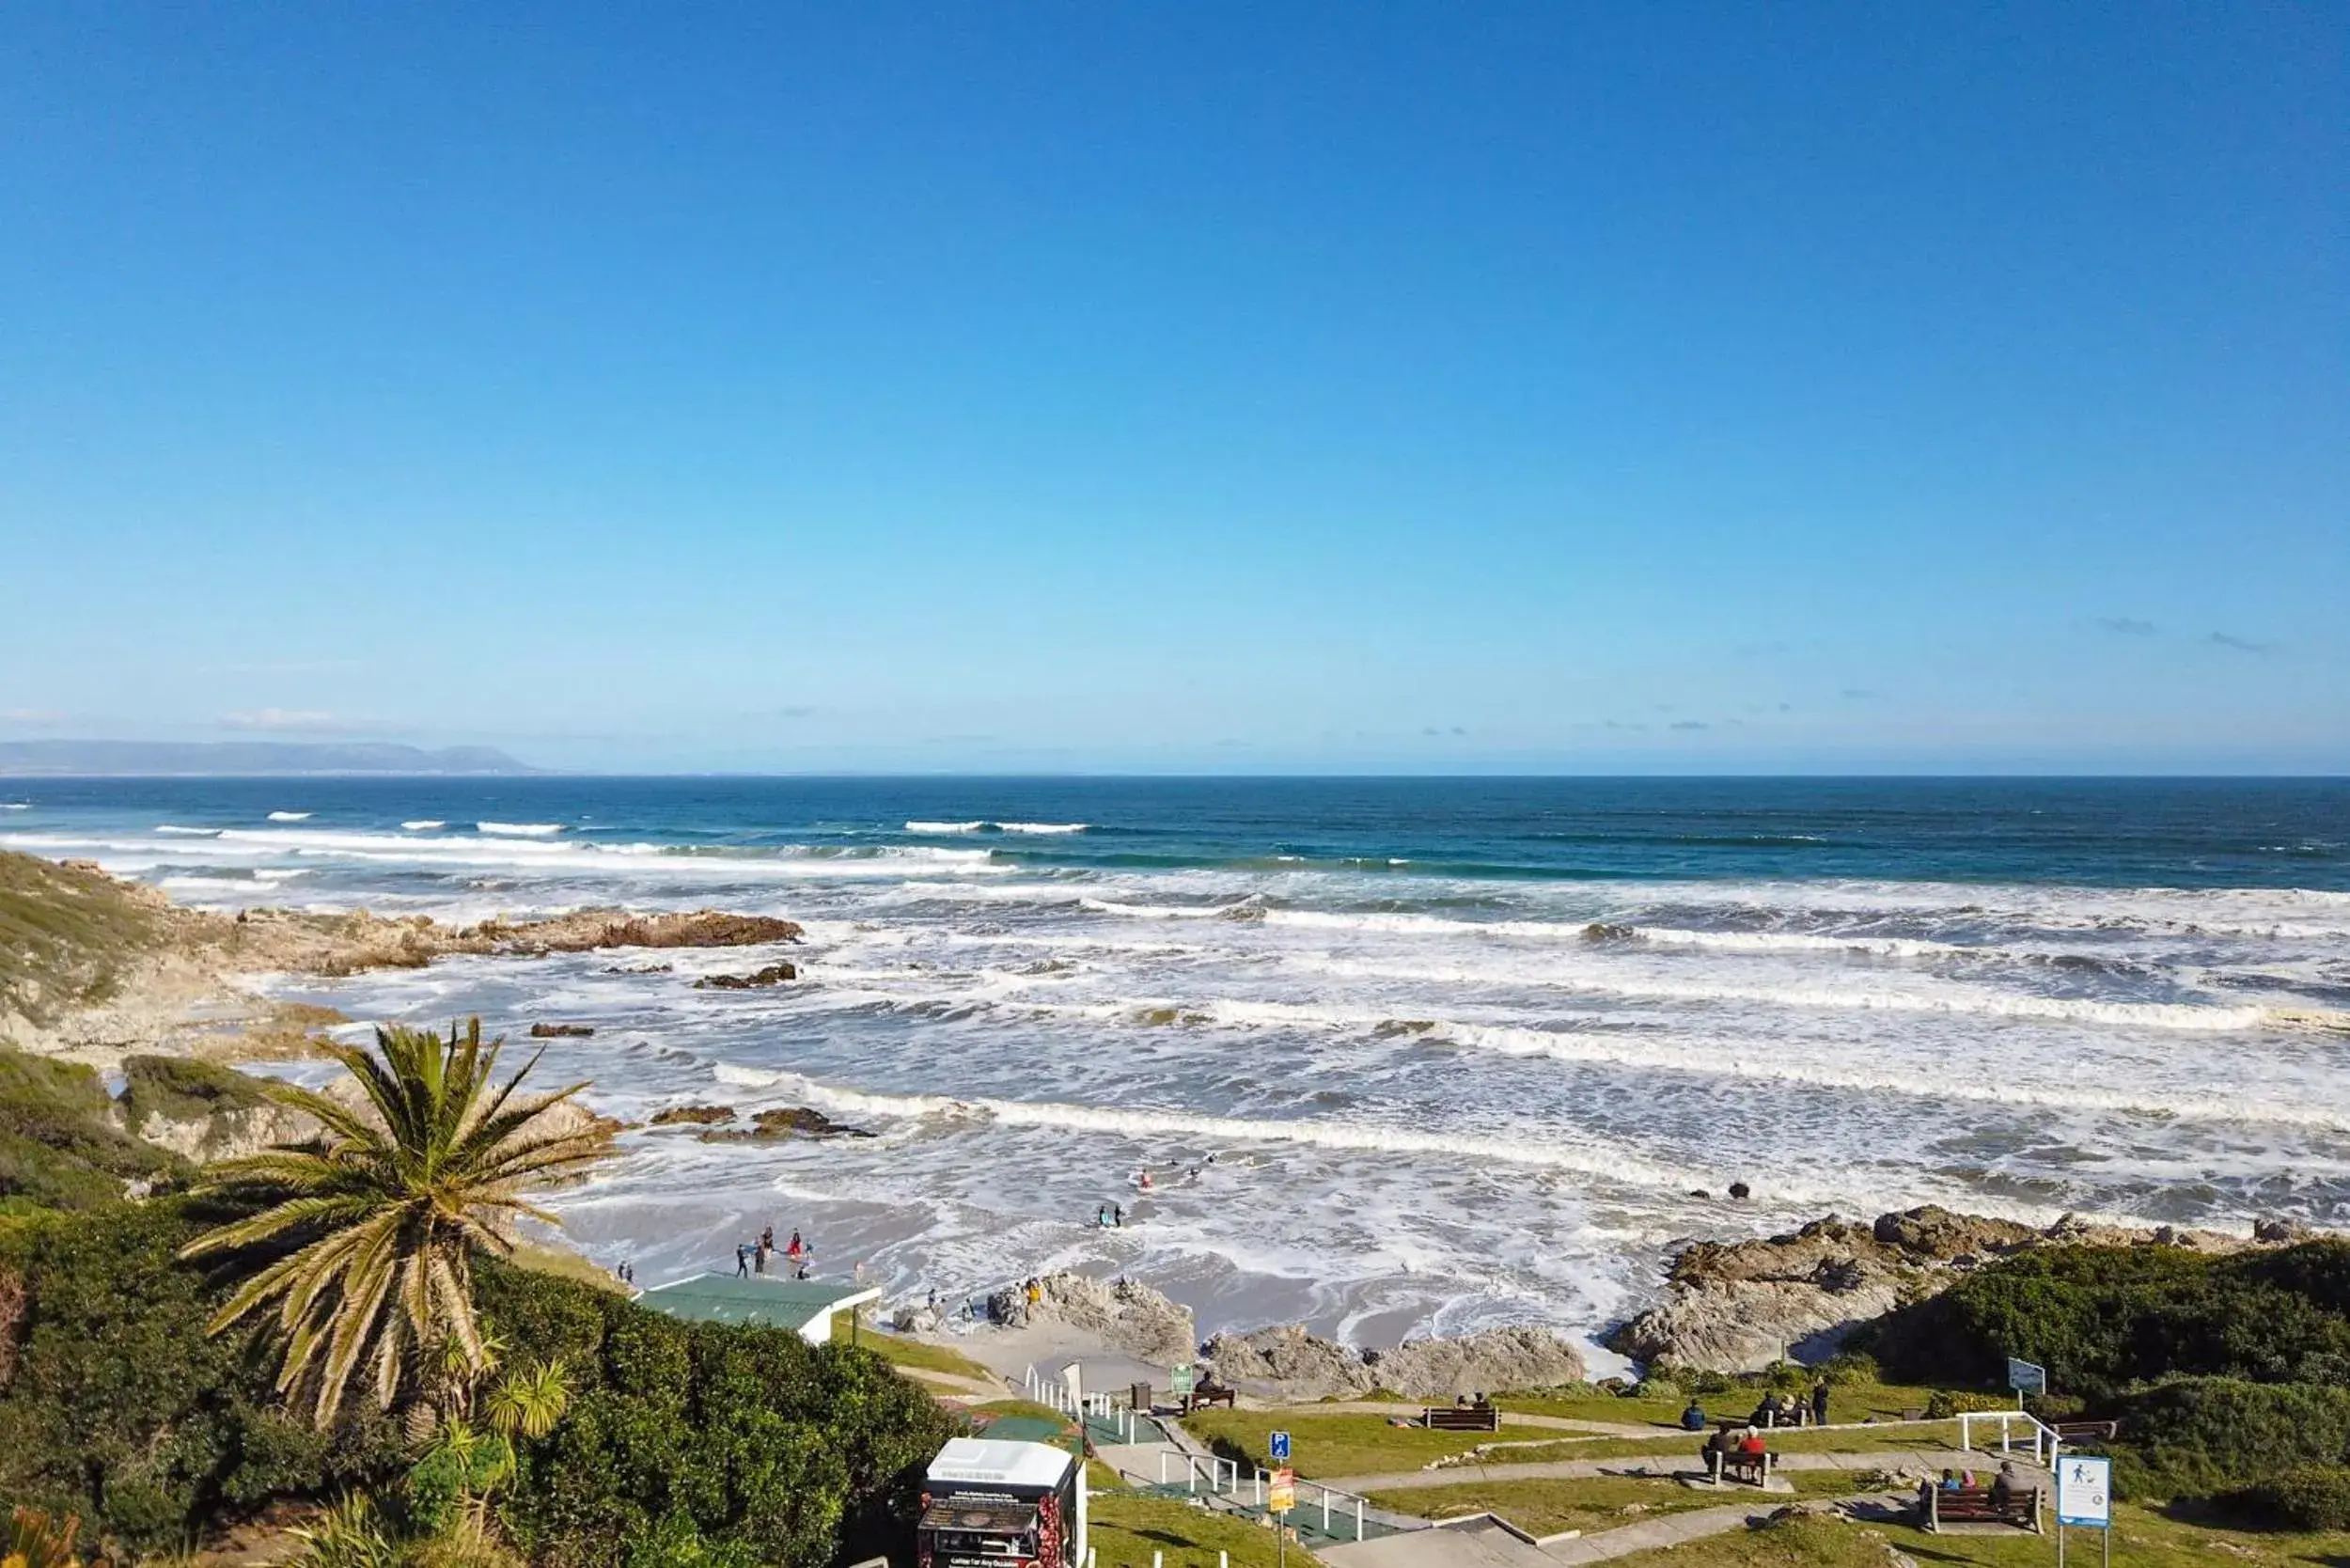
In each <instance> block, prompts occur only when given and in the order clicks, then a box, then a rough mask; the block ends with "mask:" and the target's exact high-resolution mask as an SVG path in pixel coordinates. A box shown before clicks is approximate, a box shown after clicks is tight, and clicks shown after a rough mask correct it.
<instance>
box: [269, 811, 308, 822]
mask: <svg viewBox="0 0 2350 1568" xmlns="http://www.w3.org/2000/svg"><path fill="white" fill-rule="evenodd" d="M269 820H270V821H272V822H274V823H306V822H308V821H309V820H310V813H309V812H307V811H272V812H271V813H270V814H269Z"/></svg>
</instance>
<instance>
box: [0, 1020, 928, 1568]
mask: <svg viewBox="0 0 2350 1568" xmlns="http://www.w3.org/2000/svg"><path fill="white" fill-rule="evenodd" d="M496 1057H497V1051H496V1046H495V1043H485V1042H483V1041H482V1040H481V1038H480V1035H479V1032H478V1027H468V1028H466V1029H464V1030H463V1031H462V1032H456V1033H453V1034H452V1035H451V1036H450V1037H448V1038H446V1039H439V1038H435V1037H433V1036H431V1035H428V1034H418V1033H411V1032H410V1031H405V1030H387V1031H385V1032H384V1035H383V1037H382V1038H381V1040H380V1043H379V1050H378V1052H377V1053H372V1054H371V1053H368V1052H364V1051H351V1052H349V1053H348V1054H347V1056H346V1058H345V1061H344V1065H345V1066H346V1067H347V1068H349V1069H351V1071H352V1074H353V1076H354V1079H355V1080H356V1081H357V1082H358V1084H359V1085H360V1086H361V1090H360V1092H359V1093H358V1094H357V1095H355V1096H354V1097H353V1098H352V1100H350V1101H348V1102H346V1101H344V1100H340V1099H337V1098H336V1097H335V1096H332V1095H305V1094H304V1093H303V1092H302V1091H298V1090H288V1089H286V1088H284V1087H283V1086H276V1085H266V1086H257V1085H252V1084H245V1085H238V1084H232V1083H227V1082H224V1081H222V1080H220V1079H218V1078H217V1077H215V1076H214V1075H213V1074H214V1073H215V1072H216V1071H218V1070H211V1069H207V1070H203V1071H200V1072H196V1073H193V1074H188V1073H180V1072H178V1071H176V1070H164V1071H156V1070H153V1069H142V1070H141V1072H140V1073H139V1074H136V1076H135V1079H134V1081H133V1082H132V1083H131V1084H128V1085H126V1090H125V1095H124V1099H123V1100H122V1101H118V1100H116V1099H114V1098H111V1097H109V1096H108V1095H107V1094H106V1092H105V1089H104V1086H103V1084H102V1082H100V1080H99V1079H98V1077H97V1075H96V1074H94V1073H92V1072H91V1071H90V1070H88V1069H86V1068H80V1067H73V1066H69V1065H66V1064H61V1063H56V1062H54V1061H47V1060H42V1059H39V1058H30V1057H25V1056H23V1055H22V1054H20V1053H15V1052H5V1051H0V1096H5V1103H0V1110H5V1113H6V1115H5V1127H6V1129H7V1131H8V1137H10V1138H12V1139H13V1140H15V1141H14V1142H11V1143H9V1144H8V1145H7V1146H6V1147H7V1149H8V1152H10V1153H11V1154H21V1155H23V1156H24V1157H23V1158H21V1159H16V1160H14V1161H13V1163H11V1164H9V1165H8V1167H7V1169H8V1171H9V1172H11V1173H12V1175H13V1177H14V1178H15V1179H14V1181H13V1184H12V1185H11V1186H10V1187H9V1188H8V1191H9V1192H10V1193H11V1194H12V1195H13V1196H12V1199H11V1200H10V1202H9V1203H8V1207H7V1209H6V1211H5V1213H0V1497H6V1498H8V1499H9V1500H10V1501H12V1502H22V1503H24V1504H28V1505H31V1506H34V1507H37V1508H39V1509H41V1510H44V1511H45V1512H46V1513H48V1515H49V1516H50V1517H52V1518H54V1519H58V1520H62V1519H65V1518H68V1517H77V1518H79V1519H80V1520H82V1521H83V1522H84V1526H83V1528H84V1532H85V1533H84V1540H85V1542H86V1544H91V1545H93V1546H97V1547H101V1548H102V1549H104V1550H107V1551H110V1552H112V1553H115V1554H117V1556H118V1559H120V1560H145V1559H147V1558H149V1557H152V1556H155V1555H157V1554H168V1553H173V1552H177V1551H179V1550H180V1549H182V1548H183V1547H184V1546H185V1544H188V1543H190V1542H193V1541H196V1540H198V1539H201V1538H202V1537H203V1536H204V1535H205V1534H206V1533H207V1532H208V1531H211V1530H213V1529H217V1528H218V1527H220V1526H222V1525H224V1524H226V1523H228V1522H232V1521H235V1520H238V1519H243V1518H250V1517H253V1516H255V1515H257V1514H258V1513H260V1512H262V1511H263V1510H264V1509H266V1508H269V1507H270V1506H272V1505H283V1504H285V1503H287V1502H288V1501H295V1502H301V1501H304V1500H307V1501H308V1502H310V1503H313V1504H316V1505H320V1506H324V1505H329V1504H331V1505H333V1506H331V1507H327V1508H326V1511H325V1512H324V1513H321V1515H320V1516H319V1517H318V1518H316V1519H315V1520H314V1521H313V1522H311V1523H308V1524H306V1525H304V1526H303V1527H302V1529H304V1531H305V1532H306V1541H307V1544H306V1550H307V1552H308V1554H309V1555H308V1557H307V1559H306V1560H308V1561H310V1562H312V1563H314V1564H321V1565H333V1564H339V1563H367V1564H371V1565H375V1564H384V1565H388V1564H395V1563H399V1564H409V1565H411V1568H431V1565H439V1568H466V1565H470V1568H495V1565H497V1564H501V1563H513V1562H519V1561H523V1560H527V1561H530V1562H533V1563H538V1564H545V1565H552V1568H653V1565H655V1564H658V1565H664V1568H666V1565H670V1564H684V1563H697V1562H699V1563H707V1564H725V1565H728V1568H753V1565H759V1568H821V1565H822V1564H824V1563H826V1562H829V1561H832V1560H835V1559H836V1558H838V1557H840V1556H841V1555H842V1554H844V1553H848V1554H853V1555H856V1556H863V1555H869V1554H870V1552H871V1551H874V1550H878V1549H901V1548H902V1546H903V1544H904V1539H903V1538H904V1534H905V1531H906V1529H908V1524H909V1521H910V1519H911V1517H912V1513H913V1504H914V1500H915V1497H916V1494H917V1492H918V1488H919V1478H920V1475H921V1471H922V1467H923V1466H924V1464H925V1463H926V1462H927V1461H928V1459H929V1458H930V1456H931V1455H932V1453H934V1452H935V1451H936V1450H937V1448H938V1446H939V1444H940V1443H942V1442H943V1441H944V1440H945V1439H946V1437H947V1436H948V1435H951V1433H952V1430H953V1428H954V1421H953V1419H952V1418H950V1417H949V1416H948V1414H947V1413H946V1412H944V1411H943V1410H942V1409H941V1408H940V1407H939V1406H938V1404H937V1403H935V1402H934V1401H933V1400H932V1398H931V1397H930V1396H929V1395H928V1394H926V1393H924V1392H923V1391H922V1390H921V1389H920V1388H917V1387H916V1386H915V1385H913V1384H911V1383H909V1382H907V1381H905V1380H904V1379H903V1378H901V1376H900V1375H899V1374H898V1373H897V1372H896V1371H895V1370H894V1369H893V1368H892V1367H891V1366H890V1365H889V1363H888V1362H887V1361H886V1360H885V1358H884V1357H882V1356H879V1355H876V1354H874V1353H872V1352H870V1351H868V1350H864V1349H859V1348H854V1347H850V1346H845V1345H833V1346H825V1347H822V1348H818V1347H813V1346H810V1345H808V1344H807V1342H806V1341H803V1340H801V1339H800V1337H799V1336H798V1335H797V1334H795V1333H792V1332H790V1331H788V1330H783V1329H771V1328H765V1327H759V1326H736V1325H715V1324H691V1323H685V1322H681V1321H679V1320H676V1319H672V1318H668V1317H666V1316H663V1315H661V1314H658V1313H655V1312H651V1311H650V1310H647V1309H641V1308H638V1307H635V1306H634V1305H633V1304H631V1303H630V1302H628V1301H627V1300H625V1299H624V1298H622V1297H621V1296H619V1295H618V1294H614V1293H613V1292H612V1291H610V1290H609V1289H607V1288H605V1287H604V1285H603V1283H602V1282H600V1281H599V1282H590V1281H586V1280H582V1279H575V1278H560V1277H557V1276H556V1275H553V1274H549V1273H543V1272H539V1271H536V1270H533V1269H530V1268H526V1267H523V1266H518V1264H517V1263H516V1262H509V1261H508V1259H507V1258H506V1257H505V1256H504V1254H506V1253H507V1252H509V1250H514V1249H512V1248H510V1247H509V1246H507V1245H504V1244H506V1243H509V1242H510V1241H511V1227H512V1222H513V1220H514V1219H516V1218H517V1217H519V1216H521V1215H525V1214H528V1213H531V1212H532V1205H531V1200H530V1196H529V1195H530V1192H531V1190H532V1189H533V1188H534V1187H536V1186H538V1185H540V1184H544V1183H547V1182H550V1181H561V1180H565V1179H569V1178H571V1177H572V1176H574V1175H576V1173H577V1172H578V1171H580V1170H582V1169H584V1168H588V1167H590V1166H591V1165H592V1163H593V1161H594V1160H595V1159H596V1158H598V1157H601V1154H602V1152H603V1146H604V1144H605V1143H606V1142H607V1141H608V1138H609V1136H610V1134H609V1127H608V1124H604V1123H600V1122H597V1121H594V1119H592V1118H589V1117H587V1116H586V1115H585V1113H581V1112H578V1111H577V1110H576V1109H575V1108H574V1107H572V1106H571V1105H569V1101H568V1096H569V1094H570V1093H571V1092H572V1090H562V1091H558V1092H556V1093H555V1094H537V1095H532V1094H525V1093H523V1092H521V1091H520V1090H519V1089H518V1088H517V1085H518V1083H519V1081H520V1080H521V1078H522V1076H523V1074H514V1076H513V1077H510V1078H508V1079H505V1080H503V1081H501V1080H499V1079H498V1078H497V1077H496V1075H495V1063H496ZM253 1093H259V1094H262V1095H265V1096H266V1097H267V1098H268V1099H270V1100H271V1101H272V1102H273V1103H281V1104H288V1105H298V1106H299V1108H300V1109H302V1110H303V1111H304V1112H305V1114H306V1115H308V1116H309V1117H311V1118H312V1119H314V1120H315V1121H316V1122H317V1123H318V1125H319V1127H320V1128H321V1132H320V1133H319V1135H318V1136H317V1137H315V1138H314V1139H312V1140H311V1141H310V1142H308V1143H307V1144H305V1146H303V1147H300V1148H296V1149H291V1150H285V1151H278V1152H271V1153H265V1154H258V1155H252V1156H247V1157H243V1158H241V1159H237V1160H231V1161H227V1162H223V1163H221V1164H218V1165H215V1166H213V1167H211V1168H207V1169H206V1170H205V1171H204V1172H203V1173H202V1174H201V1175H200V1176H196V1175H195V1174H194V1173H193V1172H192V1169H191V1168H190V1167H189V1166H188V1164H187V1163H186V1162H185V1161H182V1160H180V1159H178V1158H177V1157H176V1156H173V1155H170V1154H168V1153H166V1152H163V1151H160V1150H154V1149H152V1148H150V1147H149V1146H148V1145H146V1144H144V1143H143V1142H142V1141H141V1140H139V1139H137V1138H135V1137H131V1136H130V1135H128V1134H126V1133H124V1132H122V1131H121V1130H120V1127H119V1125H118V1122H119V1121H121V1120H122V1119H123V1118H124V1116H125V1112H126V1102H128V1100H129V1099H130V1097H131V1096H132V1095H133V1094H136V1095H137V1096H138V1097H139V1103H140V1105H141V1108H142V1109H143V1110H149V1111H153V1110H157V1109H162V1110H164V1111H166V1112H169V1113H173V1114H178V1113H186V1112H191V1111H193V1110H194V1109H195V1108H196V1107H197V1106H199V1105H210V1106H212V1107H214V1108H216V1109H219V1110H221V1111H222V1112H223V1113H224V1114H233V1113H237V1112H242V1111H243V1110H246V1109H249V1108H250V1106H249V1105H248V1096H249V1095H251V1094H253ZM566 1113H569V1114H568V1115H567V1114H566ZM26 1151H30V1152H26ZM126 1178H131V1179H134V1180H136V1181H137V1182H139V1183H141V1184H142V1185H141V1186H138V1187H133V1186H130V1185H128V1184H127V1183H126ZM142 1190H144V1191H147V1192H148V1193H149V1196H147V1197H144V1198H133V1197H130V1196H128V1194H129V1193H131V1192H135V1191H142ZM529 1250H530V1249H529V1248H527V1247H525V1248H523V1249H521V1251H522V1254H523V1255H524V1256H525V1257H526V1256H527V1255H528V1252H529ZM518 1347H527V1351H526V1354H525V1353H524V1352H523V1351H522V1350H521V1349H519V1348H518ZM387 1369H388V1376H387ZM354 1373H355V1374H357V1375H359V1376H364V1377H365V1378H367V1379H368V1387H369V1388H370V1391H371V1392H372V1393H373V1394H374V1395H375V1396H376V1397H374V1398H369V1399H341V1400H338V1399H337V1398H336V1397H335V1394H334V1385H333V1379H335V1378H336V1377H337V1376H343V1377H351V1376H352V1374H354ZM387 1389H388V1390H389V1394H390V1397H389V1399H388V1400H387V1399H386V1397H385V1394H386V1390H387ZM290 1394H291V1395H294V1396H296V1397H294V1398H291V1399H290V1398H289V1397H288V1396H289V1395H290ZM387 1404H388V1408H387ZM419 1413H428V1414H427V1415H426V1419H421V1420H419V1419H415V1418H416V1417H417V1416H418V1415H419Z"/></svg>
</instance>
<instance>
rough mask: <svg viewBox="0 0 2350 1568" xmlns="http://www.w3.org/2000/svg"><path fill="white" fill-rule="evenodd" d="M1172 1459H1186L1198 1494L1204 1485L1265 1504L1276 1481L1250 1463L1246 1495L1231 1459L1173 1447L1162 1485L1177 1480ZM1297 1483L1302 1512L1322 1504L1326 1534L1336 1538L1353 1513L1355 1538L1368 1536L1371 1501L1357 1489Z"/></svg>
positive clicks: (1164, 1458)
mask: <svg viewBox="0 0 2350 1568" xmlns="http://www.w3.org/2000/svg"><path fill="white" fill-rule="evenodd" d="M1170 1460H1181V1461H1182V1462H1183V1490H1184V1491H1186V1492H1190V1493H1195V1494H1197V1493H1198V1492H1199V1491H1201V1490H1203V1489H1204V1490H1206V1491H1208V1492H1210V1493H1212V1494H1214V1496H1216V1497H1229V1498H1230V1499H1231V1500H1232V1501H1234V1502H1246V1503H1247V1504H1248V1506H1250V1507H1252V1508H1259V1509H1261V1508H1263V1507H1264V1505H1265V1494H1266V1492H1267V1491H1268V1489H1270V1488H1271V1486H1272V1484H1273V1472H1272V1471H1270V1470H1263V1469H1259V1468H1258V1467H1257V1466H1253V1465H1252V1466H1249V1477H1248V1491H1247V1495H1246V1497H1243V1495H1242V1492H1241V1484H1240V1466H1238V1465H1236V1464H1234V1463H1233V1462H1232V1461H1231V1460H1229V1459H1218V1458H1217V1457H1215V1456H1214V1454H1205V1453H1178V1452H1175V1451H1173V1450H1161V1451H1160V1454H1159V1484H1160V1485H1161V1486H1170V1485H1172V1484H1174V1483H1173V1482H1170V1481H1169V1480H1168V1479H1167V1463H1168V1461H1170ZM1203 1483H1204V1488H1203ZM1295 1484H1296V1490H1297V1508H1298V1511H1299V1512H1301V1513H1302V1512H1304V1511H1305V1510H1307V1509H1310V1508H1318V1509H1319V1510H1320V1511H1321V1513H1322V1533H1323V1534H1324V1535H1325V1536H1328V1537H1329V1538H1331V1539H1332V1540H1336V1539H1337V1538H1338V1536H1337V1531H1338V1530H1339V1529H1343V1528H1344V1526H1345V1522H1346V1520H1347V1519H1348V1518H1350V1517H1351V1518H1352V1519H1353V1520H1354V1521H1355V1540H1357V1541H1360V1540H1362V1539H1363V1538H1364V1529H1363V1525H1364V1516H1365V1513H1366V1511H1367V1510H1368V1509H1369V1507H1370V1505H1369V1503H1367V1502H1366V1501H1365V1500H1364V1499H1363V1498H1362V1497H1358V1496H1356V1495H1355V1493H1353V1492H1341V1491H1340V1490H1339V1489H1338V1488H1337V1487H1335V1486H1324V1485H1323V1484H1322V1482H1318V1481H1306V1480H1303V1479H1300V1480H1298V1481H1297V1482H1296V1483H1295Z"/></svg>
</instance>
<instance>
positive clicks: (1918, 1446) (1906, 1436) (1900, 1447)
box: [1358, 1421, 1998, 1473]
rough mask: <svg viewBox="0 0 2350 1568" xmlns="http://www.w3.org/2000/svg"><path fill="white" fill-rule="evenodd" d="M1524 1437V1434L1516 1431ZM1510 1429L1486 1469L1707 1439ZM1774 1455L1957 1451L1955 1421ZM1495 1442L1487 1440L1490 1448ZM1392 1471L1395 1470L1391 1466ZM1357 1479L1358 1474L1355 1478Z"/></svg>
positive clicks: (1799, 1436) (1807, 1441) (1679, 1450)
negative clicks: (1535, 1439)
mask: <svg viewBox="0 0 2350 1568" xmlns="http://www.w3.org/2000/svg"><path fill="white" fill-rule="evenodd" d="M1519 1430H1520V1431H1523V1430H1524V1428H1520V1429H1519ZM1509 1433H1510V1429H1509V1428H1507V1427H1504V1428H1503V1429H1502V1440H1504V1441H1507V1442H1510V1443H1511V1444H1512V1446H1511V1447H1508V1448H1501V1449H1496V1450H1493V1451H1492V1452H1490V1453H1488V1454H1486V1455H1485V1456H1484V1458H1483V1459H1482V1460H1481V1461H1480V1463H1481V1464H1486V1465H1548V1464H1551V1463H1554V1462H1556V1461H1558V1460H1561V1459H1650V1458H1689V1457H1692V1456H1694V1455H1695V1454H1696V1452H1697V1450H1698V1449H1699V1448H1700V1446H1701V1445H1702V1444H1703V1443H1704V1441H1705V1439H1706V1438H1707V1437H1709V1436H1711V1435H1712V1433H1711V1432H1710V1431H1708V1432H1705V1433H1695V1432H1681V1433H1675V1434H1673V1435H1671V1436H1669V1437H1562V1438H1560V1439H1559V1440H1558V1441H1556V1442H1549V1443H1528V1444H1527V1445H1526V1446H1524V1447H1518V1446H1516V1439H1514V1438H1512V1437H1510V1435H1509ZM1765 1435H1766V1436H1767V1437H1768V1438H1769V1439H1770V1446H1771V1451H1772V1452H1773V1453H1891V1454H1900V1453H1919V1452H1935V1451H1939V1450H1944V1449H1954V1448H1956V1447H1958V1423H1957V1422H1956V1421H1930V1422H1922V1423H1920V1424H1918V1425H1915V1426H1886V1427H1865V1426H1864V1427H1851V1428H1845V1429H1841V1430H1836V1429H1831V1430H1829V1431H1826V1432H1794V1431H1790V1432H1773V1433H1767V1434H1765ZM1494 1440H1495V1439H1493V1438H1490V1437H1489V1438H1486V1439H1485V1441H1487V1442H1492V1441H1494ZM1984 1458H1985V1459H1986V1461H1996V1460H1997V1459H1998V1455H1997V1454H1986V1455H1985V1456H1984ZM1390 1468H1393V1466H1390ZM1358 1473H1360V1472H1358Z"/></svg>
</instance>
